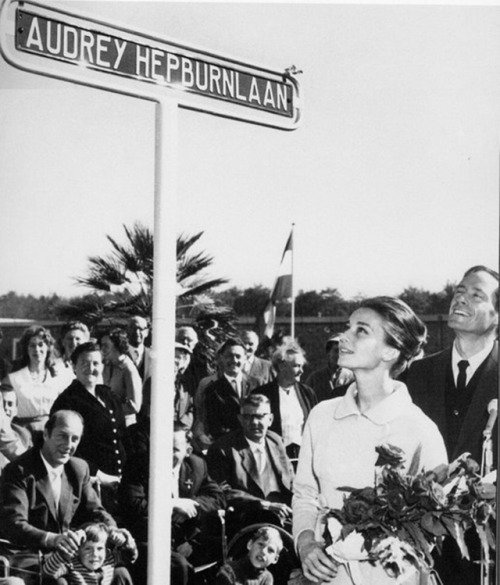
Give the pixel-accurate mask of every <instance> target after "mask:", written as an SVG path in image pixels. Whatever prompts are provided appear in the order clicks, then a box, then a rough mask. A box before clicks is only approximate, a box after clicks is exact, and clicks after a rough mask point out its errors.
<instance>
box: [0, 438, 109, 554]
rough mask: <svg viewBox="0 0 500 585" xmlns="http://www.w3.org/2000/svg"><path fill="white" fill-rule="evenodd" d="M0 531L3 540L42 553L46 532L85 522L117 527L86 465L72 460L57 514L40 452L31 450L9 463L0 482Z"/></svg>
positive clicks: (78, 460) (64, 478)
mask: <svg viewBox="0 0 500 585" xmlns="http://www.w3.org/2000/svg"><path fill="white" fill-rule="evenodd" d="M0 486H1V487H0V501H1V506H0V531H1V533H2V536H3V537H4V538H7V539H8V540H11V541H12V542H13V543H15V544H18V545H25V546H27V547H29V548H32V549H44V546H45V537H46V535H47V532H55V533H61V532H64V531H65V530H68V529H70V528H71V529H75V528H78V527H79V526H81V525H82V524H83V523H85V522H104V523H105V524H107V525H109V526H116V524H115V521H114V520H113V518H112V517H111V516H110V515H109V514H108V513H107V512H106V511H105V510H104V508H103V507H102V505H101V502H100V500H99V498H98V496H97V494H96V492H95V490H94V488H93V487H92V486H91V484H90V474H89V467H88V465H87V463H85V461H83V460H82V459H78V458H77V457H71V458H70V460H69V461H68V463H66V464H65V466H64V471H63V474H62V484H61V496H60V502H59V509H60V510H61V512H58V510H56V507H55V501H54V497H53V495H52V490H51V487H50V482H49V477H48V474H47V469H46V467H45V465H44V463H43V461H42V458H41V455H40V450H39V449H37V448H32V449H30V450H29V451H27V452H26V453H23V454H22V455H20V456H19V457H18V458H17V459H16V460H15V461H13V462H12V463H9V464H8V465H7V467H6V468H5V469H4V470H3V472H2V478H1V482H0Z"/></svg>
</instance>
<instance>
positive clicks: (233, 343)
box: [217, 337, 246, 355]
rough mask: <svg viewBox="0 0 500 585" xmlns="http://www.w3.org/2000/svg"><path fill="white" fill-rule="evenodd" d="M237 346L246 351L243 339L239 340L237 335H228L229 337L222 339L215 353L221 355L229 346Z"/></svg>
mask: <svg viewBox="0 0 500 585" xmlns="http://www.w3.org/2000/svg"><path fill="white" fill-rule="evenodd" d="M237 346H239V347H241V348H242V349H243V351H245V352H246V349H245V344H244V343H243V341H241V339H240V338H239V337H230V338H229V339H226V341H224V343H223V344H222V345H221V346H220V347H219V349H218V350H217V354H218V355H221V354H223V353H224V352H225V351H226V349H228V348H229V347H237Z"/></svg>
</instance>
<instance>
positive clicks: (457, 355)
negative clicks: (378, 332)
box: [406, 266, 498, 585]
mask: <svg viewBox="0 0 500 585" xmlns="http://www.w3.org/2000/svg"><path fill="white" fill-rule="evenodd" d="M448 326H449V327H450V328H451V329H453V331H454V333H455V341H454V343H453V346H452V347H450V348H448V349H445V350H444V351H442V352H440V353H437V354H435V355H432V356H429V357H427V358H424V359H422V360H418V361H416V362H414V364H413V365H412V366H411V368H410V370H409V373H408V377H407V381H406V383H407V385H408V389H409V391H410V393H411V395H412V398H413V401H414V402H415V403H416V404H417V405H418V406H420V408H422V410H423V411H424V412H425V414H427V415H428V416H429V417H430V418H432V419H433V420H434V422H435V423H436V424H437V425H438V427H439V430H440V431H441V434H442V435H443V438H444V441H445V444H446V447H447V450H448V455H449V457H450V459H454V458H456V457H457V456H459V455H461V454H462V453H464V452H469V453H471V455H472V457H473V458H474V459H475V460H476V461H477V462H478V463H480V462H481V458H482V449H483V431H484V430H485V427H486V425H487V423H488V419H489V416H490V413H489V412H488V410H489V408H490V409H491V406H493V404H492V401H493V400H495V399H497V398H498V343H497V336H498V273H497V272H495V271H494V270H491V269H490V268H487V267H485V266H474V267H472V268H470V269H469V270H467V272H466V273H465V274H464V276H463V278H462V280H461V282H460V283H459V285H458V286H457V288H456V290H455V294H454V295H453V299H452V301H451V305H450V310H449V316H448ZM492 436H493V441H492V443H493V451H494V457H493V461H496V450H497V443H498V439H497V425H496V424H495V426H494V428H493V433H492ZM454 553H456V555H455V556H456V558H455V560H453V558H454V557H453V556H447V557H446V562H444V563H442V565H443V566H442V567H440V576H441V578H442V579H443V582H444V583H445V585H446V584H450V585H455V584H456V583H467V584H469V583H478V582H479V581H478V579H479V567H478V566H477V567H476V568H475V567H474V566H473V565H472V563H468V562H461V559H460V554H459V553H458V549H457V548H456V547H455V548H454V549H453V551H452V552H450V555H453V554H454ZM475 569H477V570H475Z"/></svg>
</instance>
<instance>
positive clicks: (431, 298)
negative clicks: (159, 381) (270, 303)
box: [0, 283, 454, 320]
mask: <svg viewBox="0 0 500 585" xmlns="http://www.w3.org/2000/svg"><path fill="white" fill-rule="evenodd" d="M453 290H454V285H453V284H452V283H448V284H447V285H446V286H445V287H444V289H443V290H442V291H439V292H430V291H428V290H425V289H422V288H416V287H407V288H405V289H404V290H403V292H402V293H401V294H400V295H399V297H400V298H401V299H403V300H404V301H405V302H407V303H408V304H409V305H410V306H411V307H412V308H413V309H414V310H415V311H416V312H417V313H418V314H420V315H436V314H446V313H447V312H448V308H449V305H450V300H451V297H452V295H453ZM269 293H270V290H269V289H268V288H266V287H264V286H262V285H260V284H259V285H255V286H252V287H249V288H245V289H240V288H238V287H235V286H233V287H231V288H228V289H226V290H223V291H219V292H213V291H212V292H211V293H210V294H209V296H210V297H211V299H212V300H213V301H214V303H215V306H219V307H228V308H231V309H232V310H233V311H234V313H235V315H236V316H247V317H257V316H258V315H259V314H260V312H261V311H262V310H263V308H264V307H265V305H266V302H267V300H268V298H269ZM93 298H94V295H84V296H78V297H72V298H71V299H68V298H64V297H60V296H59V295H57V294H52V295H48V296H44V295H42V296H38V297H36V296H34V295H31V294H30V295H20V294H18V293H16V292H14V291H10V292H8V293H7V294H4V295H1V296H0V316H1V317H6V318H18V319H37V320H56V319H61V318H64V317H66V315H65V314H64V313H65V311H63V313H61V307H64V308H66V307H67V306H68V305H72V306H85V307H87V308H88V307H89V306H90V305H91V304H92V299H93ZM99 300H100V303H102V301H103V299H102V297H100V299H99ZM359 300H360V298H353V299H345V298H343V297H342V295H341V294H340V293H339V292H338V290H337V289H335V288H327V289H324V290H322V291H319V292H318V291H314V290H309V291H300V292H299V293H298V294H297V296H296V298H295V315H296V316H298V317H321V316H323V317H332V316H333V317H341V316H346V315H349V314H350V313H351V312H352V310H353V308H354V307H355V306H356V303H357V302H358V301H359ZM277 313H278V316H288V315H289V314H290V303H288V302H282V303H280V304H279V305H278V311H277ZM75 316H76V315H75Z"/></svg>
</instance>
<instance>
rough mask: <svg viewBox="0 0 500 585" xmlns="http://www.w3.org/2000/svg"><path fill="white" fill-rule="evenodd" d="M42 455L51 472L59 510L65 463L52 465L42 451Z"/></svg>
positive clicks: (51, 485) (53, 491)
mask: <svg viewBox="0 0 500 585" xmlns="http://www.w3.org/2000/svg"><path fill="white" fill-rule="evenodd" d="M40 456H41V458H42V461H43V464H44V465H45V468H46V469H47V473H48V474H49V482H50V487H51V489H52V495H53V496H54V500H55V503H56V510H57V509H58V508H59V500H60V499H61V485H62V473H63V471H64V465H60V466H59V467H52V465H51V464H50V463H49V462H48V461H47V459H45V457H44V456H43V455H42V453H41V452H40Z"/></svg>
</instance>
